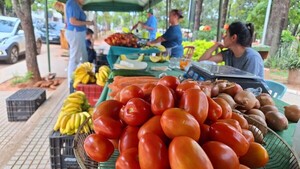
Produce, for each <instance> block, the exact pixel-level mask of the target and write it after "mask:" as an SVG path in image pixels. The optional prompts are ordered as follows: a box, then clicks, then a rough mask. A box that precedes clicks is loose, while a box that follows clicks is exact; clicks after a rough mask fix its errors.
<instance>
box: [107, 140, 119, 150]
mask: <svg viewBox="0 0 300 169" xmlns="http://www.w3.org/2000/svg"><path fill="white" fill-rule="evenodd" d="M108 140H109V141H110V142H111V143H112V144H113V145H114V148H115V149H119V139H108Z"/></svg>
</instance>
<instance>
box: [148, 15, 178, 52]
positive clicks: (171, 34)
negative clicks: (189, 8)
mask: <svg viewBox="0 0 300 169" xmlns="http://www.w3.org/2000/svg"><path fill="white" fill-rule="evenodd" d="M182 18H183V16H182V12H181V11H180V10H178V9H173V10H171V11H170V13H169V23H170V27H169V28H168V29H167V31H166V32H165V33H164V34H163V35H162V36H160V37H158V38H157V39H155V40H154V41H150V42H148V43H147V45H151V44H155V43H160V42H161V44H162V45H163V46H164V47H165V48H166V49H167V53H168V55H169V56H171V57H182V56H183V46H182V44H181V43H182V33H181V27H180V25H179V22H180V20H181V19H182Z"/></svg>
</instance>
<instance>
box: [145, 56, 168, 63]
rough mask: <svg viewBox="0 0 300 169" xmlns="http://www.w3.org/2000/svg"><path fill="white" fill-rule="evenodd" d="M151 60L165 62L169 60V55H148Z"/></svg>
mask: <svg viewBox="0 0 300 169" xmlns="http://www.w3.org/2000/svg"><path fill="white" fill-rule="evenodd" d="M149 58H150V60H151V62H154V63H157V62H165V61H169V60H170V56H161V55H160V56H150V57H149Z"/></svg>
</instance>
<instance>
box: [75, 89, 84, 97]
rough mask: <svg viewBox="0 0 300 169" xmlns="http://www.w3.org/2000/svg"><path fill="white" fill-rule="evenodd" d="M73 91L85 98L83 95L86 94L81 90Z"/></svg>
mask: <svg viewBox="0 0 300 169" xmlns="http://www.w3.org/2000/svg"><path fill="white" fill-rule="evenodd" d="M75 93H76V94H77V95H80V96H81V97H82V98H85V97H86V96H85V93H84V92H83V91H80V90H77V91H76V92H75Z"/></svg>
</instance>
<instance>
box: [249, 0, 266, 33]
mask: <svg viewBox="0 0 300 169" xmlns="http://www.w3.org/2000/svg"><path fill="white" fill-rule="evenodd" d="M267 6H268V1H267V0H263V1H261V2H259V3H258V4H256V5H255V7H254V8H253V9H252V10H251V11H250V12H249V15H248V17H247V22H251V23H253V24H254V28H255V32H256V33H257V38H261V37H262V32H263V26H264V22H265V16H266V10H267Z"/></svg>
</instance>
